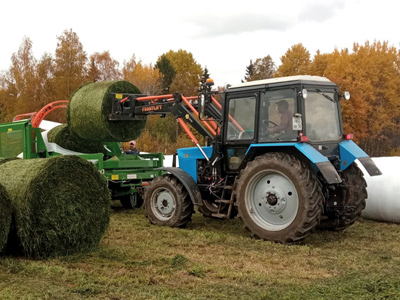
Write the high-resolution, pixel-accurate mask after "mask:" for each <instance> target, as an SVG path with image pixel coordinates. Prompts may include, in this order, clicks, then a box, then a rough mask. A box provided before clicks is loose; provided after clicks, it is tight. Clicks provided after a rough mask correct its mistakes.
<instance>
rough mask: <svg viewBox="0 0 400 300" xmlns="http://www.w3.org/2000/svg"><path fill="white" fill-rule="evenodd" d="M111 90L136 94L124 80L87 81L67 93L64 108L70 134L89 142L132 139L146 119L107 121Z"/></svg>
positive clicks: (139, 131)
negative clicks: (70, 92) (69, 96)
mask: <svg viewBox="0 0 400 300" xmlns="http://www.w3.org/2000/svg"><path fill="white" fill-rule="evenodd" d="M111 93H132V94H140V91H139V89H138V88H137V87H136V86H134V85H133V84H131V83H130V82H128V81H102V82H93V83H87V84H84V85H82V86H81V87H79V88H78V89H77V90H76V91H75V92H74V93H73V95H72V96H71V99H70V101H69V104H68V108H67V120H68V125H69V128H70V130H71V132H72V133H73V134H75V135H76V136H78V137H79V138H81V139H84V140H87V141H93V142H124V141H129V140H132V139H136V138H137V137H138V136H139V135H140V134H141V132H142V131H143V129H144V126H145V125H146V121H109V120H108V115H109V114H110V113H111V108H112V101H111V100H110V99H109V95H110V94H111Z"/></svg>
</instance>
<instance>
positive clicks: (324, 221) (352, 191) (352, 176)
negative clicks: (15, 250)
mask: <svg viewBox="0 0 400 300" xmlns="http://www.w3.org/2000/svg"><path fill="white" fill-rule="evenodd" d="M342 181H343V182H344V183H345V185H346V186H347V189H346V191H345V193H344V195H345V199H344V202H343V204H344V205H345V206H347V207H350V208H352V209H351V210H349V211H347V212H346V214H345V215H344V213H343V215H337V214H332V215H327V216H322V218H321V224H320V225H319V226H318V228H319V229H325V230H333V231H342V230H344V229H346V228H348V227H349V226H351V225H353V224H354V223H355V222H356V221H357V219H358V218H360V216H361V213H362V210H363V209H364V208H365V205H366V199H367V182H366V181H365V179H364V174H363V172H362V171H361V170H360V169H359V168H358V167H357V165H356V164H355V163H353V164H351V165H350V166H349V167H348V168H347V169H346V170H344V171H343V172H342ZM338 192H339V193H342V191H340V190H339V191H338Z"/></svg>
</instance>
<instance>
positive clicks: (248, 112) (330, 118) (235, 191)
mask: <svg viewBox="0 0 400 300" xmlns="http://www.w3.org/2000/svg"><path fill="white" fill-rule="evenodd" d="M210 85H211V83H210V84H209V85H208V86H206V87H205V88H204V91H202V92H201V93H200V95H199V97H196V98H195V99H194V100H188V99H187V98H185V97H184V96H183V95H179V94H174V95H171V96H169V97H172V98H168V97H165V98H162V99H161V98H157V99H155V98H154V97H153V98H151V97H142V98H140V96H135V95H126V96H127V97H128V98H129V99H130V101H127V103H125V104H124V105H118V103H117V102H116V105H115V106H114V107H113V113H112V114H111V115H112V116H118V118H116V119H121V118H122V119H123V118H132V117H133V118H134V119H135V118H136V119H140V118H142V117H144V116H145V115H149V114H161V115H164V114H166V113H172V114H174V115H175V116H176V118H177V119H178V121H179V123H180V124H181V125H182V126H183V128H184V130H187V132H188V134H190V131H188V130H189V128H188V127H187V126H186V125H185V124H187V123H189V124H190V125H191V127H193V128H195V129H196V130H197V131H198V132H199V133H200V134H201V135H203V136H204V138H205V141H206V146H200V145H199V143H198V141H197V140H196V137H195V136H194V135H190V136H191V138H192V140H193V141H194V143H195V144H196V147H193V148H184V149H178V151H177V154H178V159H179V167H163V168H162V170H163V172H164V173H163V174H164V175H162V176H159V177H157V178H155V179H154V180H152V181H151V182H150V183H149V185H148V186H147V187H146V188H145V191H144V202H145V210H146V214H147V217H148V219H149V220H150V222H151V223H153V224H157V225H164V226H171V227H184V226H185V225H186V224H187V223H188V222H189V221H190V220H191V216H192V214H193V212H194V206H197V207H198V210H199V211H200V212H201V213H202V214H203V215H204V216H207V217H214V218H233V217H235V216H238V217H239V218H240V219H241V220H242V221H243V223H244V225H245V227H246V228H247V229H248V230H249V231H250V233H251V235H252V236H253V237H255V238H260V239H264V240H269V241H275V242H279V243H296V242H299V241H301V240H303V239H304V238H305V237H306V236H307V235H309V234H310V233H311V232H312V231H313V230H314V229H315V228H317V227H318V228H324V229H328V230H336V231H340V230H344V229H346V228H347V227H349V226H350V225H352V224H353V223H354V222H355V221H356V220H357V219H358V218H359V217H360V215H361V211H362V210H363V209H364V207H365V200H366V198H367V190H366V182H365V180H364V177H363V173H362V172H361V171H360V169H359V168H358V166H357V163H361V164H362V165H363V166H364V167H365V169H366V170H367V172H368V173H369V175H370V176H376V175H380V174H381V172H380V171H379V169H378V168H377V167H376V166H375V164H374V162H373V161H372V160H371V158H369V156H368V155H367V154H366V153H365V152H364V151H363V150H362V149H361V148H360V147H358V146H357V145H356V144H355V143H354V142H353V141H352V140H351V139H352V135H350V134H345V133H344V132H343V124H342V116H341V108H340V99H341V98H346V99H348V98H349V94H348V93H344V95H342V94H341V93H340V92H339V88H338V86H337V85H336V84H334V83H333V82H331V81H330V80H328V79H327V78H324V77H318V76H308V75H304V76H291V77H282V78H272V79H265V80H259V81H252V82H246V83H242V84H237V85H233V86H229V87H228V88H227V89H226V90H225V92H224V93H223V94H219V95H218V94H215V93H213V92H211V91H210ZM155 100H156V101H155ZM139 101H140V102H141V103H140V105H136V104H135V103H138V102H139ZM129 103H130V104H129ZM123 116H125V117H123ZM185 126H186V127H185ZM356 160H358V161H357V163H356Z"/></svg>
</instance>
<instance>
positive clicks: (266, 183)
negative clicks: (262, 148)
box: [237, 153, 323, 243]
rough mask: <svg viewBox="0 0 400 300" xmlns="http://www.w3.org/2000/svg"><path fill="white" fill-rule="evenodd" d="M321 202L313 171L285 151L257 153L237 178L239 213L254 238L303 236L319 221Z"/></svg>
mask: <svg viewBox="0 0 400 300" xmlns="http://www.w3.org/2000/svg"><path fill="white" fill-rule="evenodd" d="M322 203H323V194H322V192H321V188H320V185H319V184H318V181H317V179H316V177H315V176H314V174H313V173H312V172H311V170H310V169H309V168H308V167H307V166H306V165H304V164H303V163H302V162H301V161H300V160H298V159H297V158H295V157H294V156H291V155H288V154H285V153H267V154H264V155H262V156H259V157H256V158H255V159H254V160H253V161H252V162H249V163H248V164H247V166H246V168H245V169H243V170H242V171H241V173H240V178H239V179H238V185H237V205H238V210H239V217H240V218H241V219H242V221H243V223H244V225H245V227H246V228H247V229H248V230H249V231H250V232H251V234H252V236H253V237H255V238H260V239H264V240H270V241H275V242H280V243H295V242H298V241H300V240H302V239H304V238H305V237H306V236H307V235H308V234H310V233H311V232H312V231H313V230H314V228H315V227H316V226H317V225H318V223H319V221H320V216H321V212H322Z"/></svg>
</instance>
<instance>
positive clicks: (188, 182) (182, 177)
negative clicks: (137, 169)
mask: <svg viewBox="0 0 400 300" xmlns="http://www.w3.org/2000/svg"><path fill="white" fill-rule="evenodd" d="M156 170H161V171H165V172H167V173H169V174H172V175H174V176H175V177H176V179H178V180H179V182H180V183H182V184H183V186H184V187H185V189H186V190H187V192H188V194H189V197H190V199H191V200H192V202H193V204H194V205H197V206H202V205H203V201H202V198H201V194H200V190H199V187H198V186H197V183H196V182H195V181H194V180H193V178H192V176H190V175H189V174H188V173H186V172H185V171H183V170H182V169H179V168H174V167H162V168H157V169H156Z"/></svg>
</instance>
